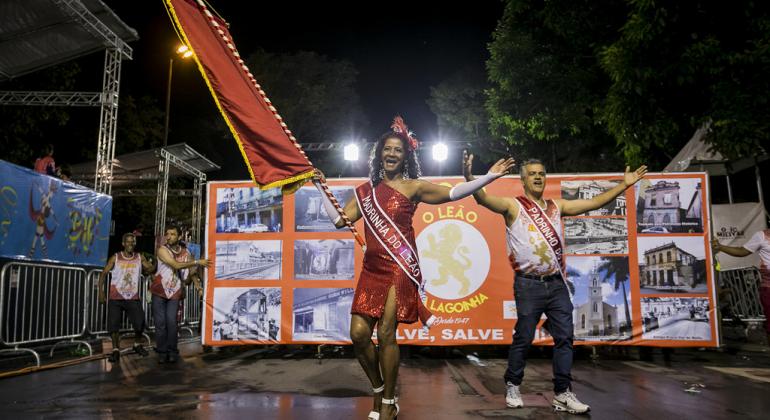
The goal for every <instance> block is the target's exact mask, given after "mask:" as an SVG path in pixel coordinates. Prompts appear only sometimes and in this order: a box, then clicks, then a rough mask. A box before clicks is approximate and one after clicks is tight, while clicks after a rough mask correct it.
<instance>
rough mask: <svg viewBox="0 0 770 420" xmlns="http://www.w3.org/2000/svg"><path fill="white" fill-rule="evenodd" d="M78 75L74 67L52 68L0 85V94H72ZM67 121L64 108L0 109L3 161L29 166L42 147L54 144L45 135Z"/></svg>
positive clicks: (67, 113)
mask: <svg viewBox="0 0 770 420" xmlns="http://www.w3.org/2000/svg"><path fill="white" fill-rule="evenodd" d="M78 73H80V67H79V66H78V65H77V64H76V63H72V62H70V63H66V64H61V65H58V66H55V67H51V68H48V69H45V70H41V71H39V72H35V73H33V74H31V75H26V76H23V77H21V78H19V79H16V80H11V81H8V82H5V83H2V84H0V90H11V91H26V90H57V91H58V90H61V91H66V90H73V87H74V85H75V78H76V76H77V74H78ZM69 120H70V109H67V108H64V107H31V106H0V150H3V156H2V159H3V160H6V161H9V162H13V163H15V164H17V165H21V166H27V167H29V166H32V165H33V164H34V161H35V158H37V157H38V155H39V152H40V149H41V147H42V146H43V145H44V144H46V143H54V142H52V141H51V140H50V138H49V136H48V134H49V133H53V132H56V131H57V130H60V129H61V127H63V126H65V125H66V124H67V123H68V122H69Z"/></svg>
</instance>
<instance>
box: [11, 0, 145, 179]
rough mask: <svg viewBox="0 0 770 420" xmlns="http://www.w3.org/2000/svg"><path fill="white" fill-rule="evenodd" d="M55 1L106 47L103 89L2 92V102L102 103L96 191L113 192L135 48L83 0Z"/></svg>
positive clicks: (32, 103)
mask: <svg viewBox="0 0 770 420" xmlns="http://www.w3.org/2000/svg"><path fill="white" fill-rule="evenodd" d="M53 3H54V4H55V5H56V6H57V7H58V8H59V9H60V10H61V11H62V12H63V13H64V14H66V15H68V16H70V17H71V18H72V19H73V20H74V21H77V22H78V23H80V25H81V26H82V27H83V28H85V29H86V30H87V31H88V32H89V33H91V34H92V35H94V36H95V37H96V38H97V39H101V40H102V41H103V42H104V45H105V47H106V51H105V56H104V76H103V82H102V91H101V92H31V91H28V92H9V91H5V92H0V105H27V106H93V107H96V106H99V107H100V108H101V112H100V118H99V138H98V144H97V152H96V176H95V179H94V190H96V191H97V192H101V193H105V194H110V193H111V192H112V182H111V181H112V168H113V164H114V159H115V131H116V128H117V122H118V98H119V96H120V68H121V60H123V59H128V60H130V59H131V58H132V56H133V50H132V49H131V47H130V46H128V44H126V43H125V42H124V41H123V40H122V39H120V37H119V36H118V35H116V34H115V33H114V32H113V31H112V30H111V29H110V28H108V27H107V25H105V24H104V23H103V22H102V21H101V20H99V18H97V17H96V16H95V15H94V14H93V13H91V12H90V11H89V10H88V9H87V8H86V6H85V5H83V3H82V2H81V1H80V0H53Z"/></svg>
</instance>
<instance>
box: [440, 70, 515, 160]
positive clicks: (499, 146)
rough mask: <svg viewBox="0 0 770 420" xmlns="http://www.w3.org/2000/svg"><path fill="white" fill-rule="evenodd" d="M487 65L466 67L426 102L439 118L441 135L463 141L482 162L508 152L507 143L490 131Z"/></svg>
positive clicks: (443, 84) (444, 82) (441, 85)
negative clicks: (487, 106)
mask: <svg viewBox="0 0 770 420" xmlns="http://www.w3.org/2000/svg"><path fill="white" fill-rule="evenodd" d="M488 87H489V86H488V84H487V82H486V74H485V73H484V69H483V68H480V67H479V68H477V67H474V66H466V67H465V68H462V69H460V70H458V71H457V72H455V73H454V74H452V75H450V76H449V77H448V78H446V79H445V80H444V81H442V82H441V83H439V84H438V85H436V86H431V88H430V97H429V98H428V100H427V101H426V102H427V103H428V106H429V107H430V110H431V111H432V112H433V113H434V114H435V115H436V119H437V120H438V129H439V136H440V137H441V138H445V139H449V140H454V141H462V142H465V143H466V147H467V148H468V149H469V150H470V151H471V152H472V153H474V154H475V155H476V156H477V157H478V158H480V159H481V160H482V161H485V162H490V161H495V160H497V159H499V158H500V156H501V155H502V154H506V153H507V150H506V143H504V142H502V141H501V140H498V139H497V138H495V137H494V136H492V133H491V132H490V131H489V114H488V113H487V110H486V108H485V107H484V102H485V100H486V95H485V93H484V91H485V90H486V89H487V88H488Z"/></svg>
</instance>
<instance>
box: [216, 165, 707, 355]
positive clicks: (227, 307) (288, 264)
mask: <svg viewBox="0 0 770 420" xmlns="http://www.w3.org/2000/svg"><path fill="white" fill-rule="evenodd" d="M620 179H621V175H620V174H598V175H570V176H561V175H549V176H548V185H547V187H546V191H545V197H546V198H563V199H588V198H591V197H593V196H595V195H597V194H601V193H602V192H603V191H606V190H607V189H610V188H612V187H613V186H614V185H617V183H618V182H620ZM430 180H431V181H432V182H437V183H441V184H444V185H447V186H452V185H455V184H457V183H459V182H462V179H460V178H458V177H453V178H431V179H430ZM362 182H367V180H366V179H345V180H329V183H330V185H331V186H332V190H333V192H334V194H335V195H336V196H337V198H338V199H339V200H340V201H341V202H342V203H345V202H347V201H348V200H350V199H351V198H352V197H353V188H354V187H355V186H357V185H359V184H360V183H362ZM308 185H310V184H308ZM707 189H708V183H707V176H706V175H705V174H703V173H687V174H649V175H648V176H647V177H646V178H645V179H644V180H643V181H642V182H640V183H639V184H637V185H636V186H635V187H634V188H629V189H628V190H627V191H626V193H625V194H623V195H621V196H619V197H617V199H615V200H613V201H612V202H611V203H609V204H608V205H606V206H604V207H603V208H601V209H598V210H595V211H592V212H590V213H588V214H585V215H581V216H577V217H565V218H563V234H564V251H565V252H564V254H565V260H566V272H567V276H568V278H569V281H571V282H572V283H573V284H574V286H575V293H574V296H573V305H574V310H573V320H574V324H575V337H576V342H577V343H578V344H581V343H582V344H613V345H652V346H678V347H679V346H697V347H704V346H716V345H718V343H719V337H718V335H717V334H718V332H717V329H716V327H715V318H716V316H715V314H716V312H715V309H714V308H715V298H714V293H715V288H714V273H713V270H712V262H711V261H712V257H711V250H710V247H709V246H708V244H709V237H708V232H709V223H710V215H709V214H708V205H707V202H706V198H705V197H707V196H708V195H707ZM487 191H488V192H489V193H490V194H494V195H498V196H509V197H513V196H515V195H519V194H523V189H522V186H521V182H520V180H519V179H513V178H503V179H500V180H497V181H495V182H493V183H492V184H491V185H489V186H487ZM208 192H209V194H208V197H209V201H208V206H207V229H206V233H207V239H206V241H207V247H206V249H207V252H208V257H209V258H210V259H211V260H212V261H213V262H214V263H213V265H212V268H211V269H209V270H208V274H207V275H208V279H207V280H208V281H207V282H206V291H205V300H206V303H207V304H206V305H205V309H204V329H203V341H204V344H207V345H217V346H219V345H239V344H254V343H295V344H299V343H349V342H350V341H349V337H348V333H349V328H350V307H351V303H352V298H353V291H354V289H355V283H356V276H357V273H358V272H359V271H360V269H361V264H362V261H363V253H362V250H361V249H360V248H358V247H356V246H355V243H354V240H353V237H352V234H351V233H350V232H349V231H347V230H336V229H335V228H334V227H333V226H332V224H331V222H330V221H329V220H328V218H327V216H326V214H325V212H324V209H323V206H322V205H321V201H320V197H319V196H318V194H319V193H318V192H317V190H316V189H315V188H314V187H312V186H306V187H303V188H301V189H300V190H299V191H298V192H297V193H296V194H294V195H293V196H292V195H287V196H281V195H280V194H276V193H275V192H271V191H260V190H259V189H258V188H256V187H255V185H254V184H251V183H248V182H226V183H225V182H214V183H209V185H208ZM357 223H358V225H359V226H358V227H359V229H363V226H362V221H360V220H359V221H358V222H357ZM504 223H505V222H504V219H503V217H500V216H498V215H496V214H494V213H491V212H490V211H488V210H487V209H485V208H483V207H482V206H480V205H477V204H476V202H475V201H474V199H473V198H472V197H468V198H465V199H463V200H460V201H457V202H452V203H446V204H442V205H436V206H433V205H425V204H422V205H420V206H419V207H418V208H417V211H416V213H415V216H414V227H415V233H416V235H417V237H416V239H417V247H418V253H419V256H420V264H421V269H422V274H423V278H424V279H425V283H426V292H427V296H428V300H427V303H426V306H427V307H428V308H429V309H430V310H431V311H432V312H433V313H434V314H435V315H436V316H437V317H438V322H437V323H436V325H434V326H433V327H432V328H431V329H430V330H425V329H422V328H420V326H419V324H418V323H416V324H412V325H400V326H399V329H398V339H399V343H402V344H416V345H467V344H503V345H505V344H508V343H510V342H511V337H512V330H513V328H514V326H515V322H516V303H515V300H514V296H513V287H512V286H513V271H512V269H511V267H510V264H509V260H508V255H507V252H506V244H505V229H504ZM535 343H538V344H550V343H552V340H551V339H550V336H549V335H548V332H547V330H546V329H543V328H538V331H537V335H536V341H535Z"/></svg>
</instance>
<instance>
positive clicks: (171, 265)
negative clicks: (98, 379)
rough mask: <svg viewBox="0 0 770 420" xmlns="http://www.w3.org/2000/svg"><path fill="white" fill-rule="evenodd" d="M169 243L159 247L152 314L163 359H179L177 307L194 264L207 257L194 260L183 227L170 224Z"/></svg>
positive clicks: (201, 263) (202, 262)
mask: <svg viewBox="0 0 770 420" xmlns="http://www.w3.org/2000/svg"><path fill="white" fill-rule="evenodd" d="M165 235H166V243H165V245H163V246H161V247H160V248H158V271H157V272H156V273H155V276H154V277H153V279H152V284H151V285H150V293H152V315H153V319H154V320H155V351H156V352H157V353H158V362H159V363H169V362H170V363H173V362H176V361H177V359H178V355H179V349H178V348H177V310H178V309H179V301H180V300H181V299H184V288H183V287H182V286H183V283H185V282H187V280H188V275H192V273H190V270H189V269H190V268H195V267H206V266H208V264H209V262H208V260H206V259H200V260H194V261H193V260H192V255H191V254H190V252H189V251H188V250H187V248H185V247H183V246H182V245H181V244H180V243H179V228H177V227H176V226H168V227H166V231H165Z"/></svg>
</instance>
